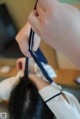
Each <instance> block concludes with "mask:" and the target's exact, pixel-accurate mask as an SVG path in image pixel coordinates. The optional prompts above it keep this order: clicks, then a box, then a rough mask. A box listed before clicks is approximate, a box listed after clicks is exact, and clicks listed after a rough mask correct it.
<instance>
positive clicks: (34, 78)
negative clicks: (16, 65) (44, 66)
mask: <svg viewBox="0 0 80 119" xmlns="http://www.w3.org/2000/svg"><path fill="white" fill-rule="evenodd" d="M29 78H30V80H31V81H33V82H34V84H35V85H36V86H37V89H38V90H41V89H43V88H45V87H46V86H49V85H50V83H49V82H47V81H44V80H43V79H41V78H39V77H37V76H36V75H34V74H29Z"/></svg>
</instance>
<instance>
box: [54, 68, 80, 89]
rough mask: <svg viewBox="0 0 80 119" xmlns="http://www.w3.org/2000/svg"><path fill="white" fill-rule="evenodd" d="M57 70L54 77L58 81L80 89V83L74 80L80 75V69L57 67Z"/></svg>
mask: <svg viewBox="0 0 80 119" xmlns="http://www.w3.org/2000/svg"><path fill="white" fill-rule="evenodd" d="M55 71H56V74H57V77H56V78H55V79H54V80H55V82H56V83H58V84H60V85H63V86H68V87H73V88H78V89H80V85H78V84H76V83H75V82H74V80H75V79H76V78H77V77H78V76H80V70H71V69H58V70H57V69H56V70H55Z"/></svg>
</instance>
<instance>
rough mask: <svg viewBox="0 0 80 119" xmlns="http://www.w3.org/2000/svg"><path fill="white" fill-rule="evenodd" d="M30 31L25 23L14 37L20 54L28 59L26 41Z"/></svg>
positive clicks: (28, 25)
mask: <svg viewBox="0 0 80 119" xmlns="http://www.w3.org/2000/svg"><path fill="white" fill-rule="evenodd" d="M30 29H31V26H30V24H29V23H27V24H26V25H25V26H24V27H23V28H22V29H21V31H20V32H19V33H18V35H17V36H16V41H17V42H18V45H19V47H20V49H21V51H22V53H23V54H24V55H25V56H28V57H30V53H29V52H28V48H29V47H28V39H29V34H30Z"/></svg>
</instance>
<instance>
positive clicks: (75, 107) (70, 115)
mask: <svg viewBox="0 0 80 119" xmlns="http://www.w3.org/2000/svg"><path fill="white" fill-rule="evenodd" d="M60 90H61V86H59V85H57V84H56V83H54V82H53V83H52V84H51V85H49V86H47V87H45V88H43V89H42V90H40V91H39V94H40V95H41V97H42V98H43V100H44V101H46V100H48V99H50V98H51V97H52V96H55V95H56V94H58V93H59V92H60ZM62 93H63V94H64V96H65V97H66V99H67V100H66V99H65V98H64V96H63V95H59V96H57V97H55V98H53V99H51V100H50V101H49V102H47V105H48V107H49V108H50V110H51V111H52V112H53V113H54V115H55V116H56V118H57V119H80V104H79V102H78V101H77V99H76V98H75V97H74V96H73V95H72V94H70V93H68V92H66V91H62Z"/></svg>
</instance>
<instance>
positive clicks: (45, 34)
mask: <svg viewBox="0 0 80 119" xmlns="http://www.w3.org/2000/svg"><path fill="white" fill-rule="evenodd" d="M29 23H30V24H31V26H32V28H33V30H34V31H35V32H36V33H37V34H38V35H39V36H40V37H41V38H42V39H43V40H44V41H45V42H46V43H48V44H49V45H50V46H52V47H53V48H55V49H56V50H59V51H61V52H63V53H64V54H65V55H67V56H68V57H69V58H71V60H73V61H74V62H76V63H77V62H78V61H77V60H79V62H78V64H80V45H79V44H80V12H79V10H78V9H77V8H75V7H73V6H71V5H68V4H66V3H64V4H63V3H60V2H59V1H57V0H38V4H37V8H36V10H34V11H32V12H31V14H30V16H29ZM75 58H76V59H75ZM75 60H76V61H75Z"/></svg>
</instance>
